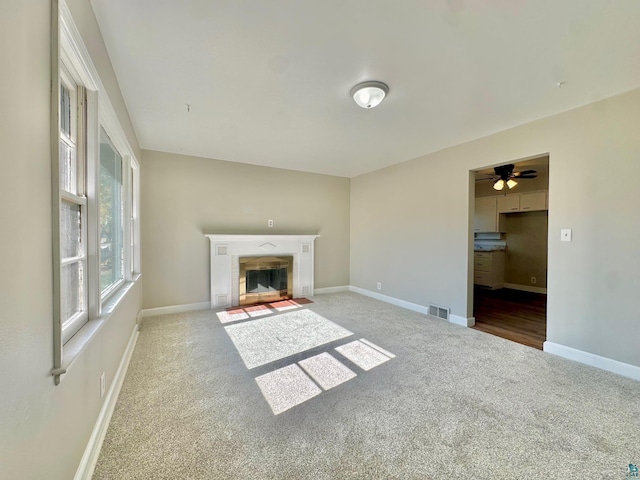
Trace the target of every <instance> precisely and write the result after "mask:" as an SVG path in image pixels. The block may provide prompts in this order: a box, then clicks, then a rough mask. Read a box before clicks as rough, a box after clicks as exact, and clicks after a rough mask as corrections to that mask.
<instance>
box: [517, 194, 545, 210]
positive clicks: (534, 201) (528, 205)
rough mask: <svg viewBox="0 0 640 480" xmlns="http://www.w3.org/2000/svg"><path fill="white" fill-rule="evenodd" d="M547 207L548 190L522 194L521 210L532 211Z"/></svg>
mask: <svg viewBox="0 0 640 480" xmlns="http://www.w3.org/2000/svg"><path fill="white" fill-rule="evenodd" d="M546 209H547V193H546V192H529V193H521V194H520V211H521V212H532V211H535V210H546Z"/></svg>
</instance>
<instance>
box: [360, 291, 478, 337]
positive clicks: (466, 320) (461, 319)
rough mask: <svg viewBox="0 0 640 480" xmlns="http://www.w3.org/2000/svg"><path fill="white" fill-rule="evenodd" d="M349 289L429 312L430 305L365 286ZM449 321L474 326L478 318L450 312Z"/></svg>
mask: <svg viewBox="0 0 640 480" xmlns="http://www.w3.org/2000/svg"><path fill="white" fill-rule="evenodd" d="M349 290H350V291H352V292H354V293H359V294H360V295H365V296H367V297H371V298H375V299H376V300H381V301H383V302H386V303H390V304H391V305H396V306H397V307H402V308H406V309H407V310H412V311H414V312H418V313H423V314H425V315H428V314H429V307H426V306H424V305H418V304H417V303H411V302H407V301H406V300H400V299H399V298H395V297H390V296H389V295H383V294H381V293H377V292H372V291H371V290H366V289H364V288H360V287H354V286H353V285H350V286H349ZM434 318H435V317H434ZM449 322H450V323H455V324H456V325H462V326H463V327H473V326H474V325H475V324H476V319H475V318H474V317H471V318H465V317H460V316H458V315H453V314H451V313H450V314H449Z"/></svg>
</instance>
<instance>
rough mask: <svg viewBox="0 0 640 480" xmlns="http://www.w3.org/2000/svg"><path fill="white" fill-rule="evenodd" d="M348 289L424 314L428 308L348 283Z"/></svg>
mask: <svg viewBox="0 0 640 480" xmlns="http://www.w3.org/2000/svg"><path fill="white" fill-rule="evenodd" d="M349 290H350V291H351V292H355V293H359V294H360V295H365V296H367V297H371V298H375V299H376V300H382V301H383V302H386V303H390V304H391V305H396V306H398V307H402V308H406V309H407V310H413V311H414V312H418V313H424V314H425V315H426V314H427V312H428V308H427V307H425V306H423V305H418V304H417V303H411V302H407V301H405V300H400V299H399V298H395V297H390V296H388V295H383V294H381V293H377V292H372V291H371V290H365V289H364V288H360V287H354V286H353V285H350V286H349Z"/></svg>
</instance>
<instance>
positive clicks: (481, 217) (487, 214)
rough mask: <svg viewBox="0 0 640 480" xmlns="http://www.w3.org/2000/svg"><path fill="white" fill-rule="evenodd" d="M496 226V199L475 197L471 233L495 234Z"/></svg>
mask: <svg viewBox="0 0 640 480" xmlns="http://www.w3.org/2000/svg"><path fill="white" fill-rule="evenodd" d="M497 226H498V225H497V214H496V197H477V198H476V208H475V216H474V218H473V231H474V232H495V231H497Z"/></svg>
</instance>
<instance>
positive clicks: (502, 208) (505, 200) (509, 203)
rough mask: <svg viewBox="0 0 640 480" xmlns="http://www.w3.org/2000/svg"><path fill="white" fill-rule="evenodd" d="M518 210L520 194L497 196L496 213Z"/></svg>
mask: <svg viewBox="0 0 640 480" xmlns="http://www.w3.org/2000/svg"><path fill="white" fill-rule="evenodd" d="M519 211H520V195H519V194H517V193H515V194H511V195H504V196H502V197H498V213H510V212H519Z"/></svg>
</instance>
